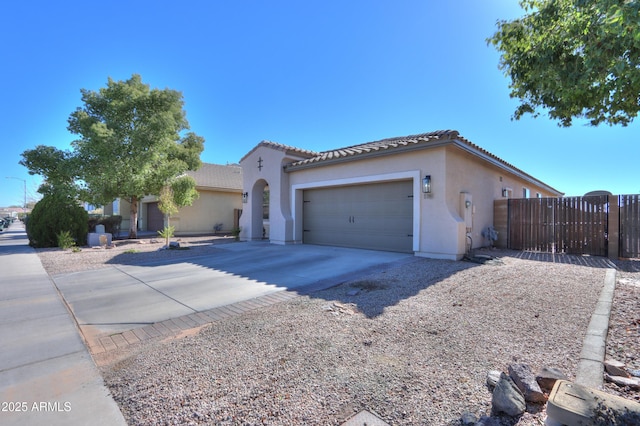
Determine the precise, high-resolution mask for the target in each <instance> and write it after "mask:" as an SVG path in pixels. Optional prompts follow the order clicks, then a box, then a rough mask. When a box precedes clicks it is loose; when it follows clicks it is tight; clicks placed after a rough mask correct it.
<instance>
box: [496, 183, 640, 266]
mask: <svg viewBox="0 0 640 426" xmlns="http://www.w3.org/2000/svg"><path fill="white" fill-rule="evenodd" d="M494 227H495V228H496V230H497V231H498V241H497V242H496V245H497V246H498V247H504V248H510V249H514V250H526V251H539V252H549V253H570V254H589V255H594V256H609V257H613V258H617V257H618V256H621V257H640V195H620V196H607V195H602V196H588V197H564V198H525V199H509V200H496V201H495V203H494Z"/></svg>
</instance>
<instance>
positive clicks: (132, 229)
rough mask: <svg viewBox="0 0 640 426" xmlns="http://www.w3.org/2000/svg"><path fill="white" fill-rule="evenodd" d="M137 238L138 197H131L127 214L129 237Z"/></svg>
mask: <svg viewBox="0 0 640 426" xmlns="http://www.w3.org/2000/svg"><path fill="white" fill-rule="evenodd" d="M136 238H138V197H135V196H134V197H131V210H130V214H129V239H136Z"/></svg>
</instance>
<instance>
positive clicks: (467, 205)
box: [464, 200, 471, 208]
mask: <svg viewBox="0 0 640 426" xmlns="http://www.w3.org/2000/svg"><path fill="white" fill-rule="evenodd" d="M464 206H465V207H466V208H469V207H471V201H469V200H466V201H465V202H464Z"/></svg>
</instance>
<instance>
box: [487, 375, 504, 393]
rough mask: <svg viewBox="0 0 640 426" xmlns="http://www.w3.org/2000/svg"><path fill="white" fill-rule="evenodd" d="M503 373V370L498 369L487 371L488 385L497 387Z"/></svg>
mask: <svg viewBox="0 0 640 426" xmlns="http://www.w3.org/2000/svg"><path fill="white" fill-rule="evenodd" d="M501 374H502V372H500V371H498V370H491V371H489V372H488V373H487V386H489V387H490V388H491V389H493V388H495V387H496V386H497V385H498V382H499V381H500V375H501Z"/></svg>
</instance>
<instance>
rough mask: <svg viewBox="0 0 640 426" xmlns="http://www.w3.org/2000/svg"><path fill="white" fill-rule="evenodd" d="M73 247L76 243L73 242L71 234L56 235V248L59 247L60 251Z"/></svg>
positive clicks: (65, 232) (67, 232)
mask: <svg viewBox="0 0 640 426" xmlns="http://www.w3.org/2000/svg"><path fill="white" fill-rule="evenodd" d="M75 245H76V242H75V241H74V240H73V237H72V236H71V232H69V231H62V232H60V233H59V234H58V247H60V248H61V249H64V250H66V249H70V248H71V247H73V246H75Z"/></svg>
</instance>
